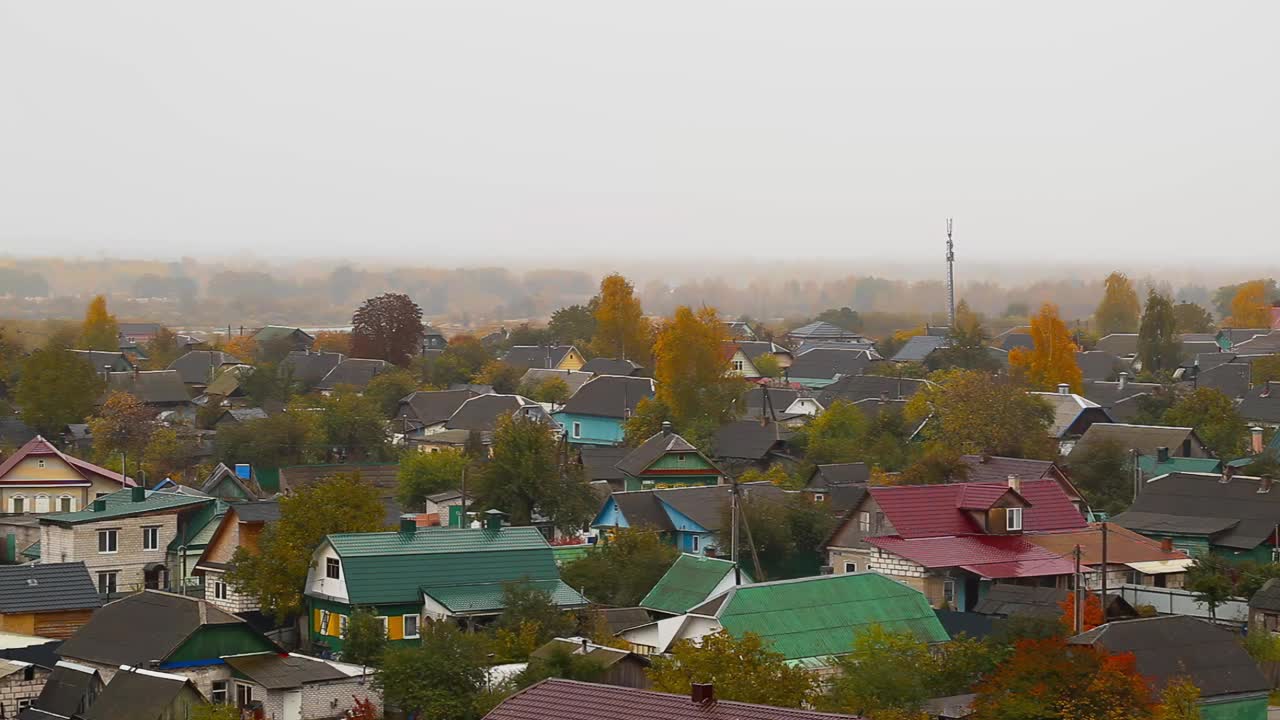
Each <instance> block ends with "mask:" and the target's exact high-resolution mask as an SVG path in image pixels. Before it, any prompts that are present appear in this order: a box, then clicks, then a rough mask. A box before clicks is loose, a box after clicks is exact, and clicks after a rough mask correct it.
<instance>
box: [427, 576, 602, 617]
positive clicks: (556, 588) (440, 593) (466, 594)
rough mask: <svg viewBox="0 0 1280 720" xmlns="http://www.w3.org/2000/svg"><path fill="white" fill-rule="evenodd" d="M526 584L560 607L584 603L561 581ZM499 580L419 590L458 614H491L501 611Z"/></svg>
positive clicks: (539, 581)
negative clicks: (543, 593) (548, 596)
mask: <svg viewBox="0 0 1280 720" xmlns="http://www.w3.org/2000/svg"><path fill="white" fill-rule="evenodd" d="M527 584H528V585H531V586H533V587H534V588H537V589H538V590H542V591H543V592H546V593H547V594H549V595H550V596H551V599H552V601H554V602H555V604H556V605H559V606H560V607H576V606H581V605H586V604H587V600H586V598H584V597H582V596H581V595H579V594H578V593H577V592H576V591H575V590H574V589H573V588H571V587H569V586H568V585H566V584H564V581H562V580H559V579H556V580H535V581H531V582H529V583H527ZM502 587H503V583H484V584H476V585H449V586H441V587H424V588H422V593H423V594H424V595H429V596H430V597H431V598H432V599H434V600H435V601H436V602H438V603H440V604H441V605H444V606H445V607H447V608H449V610H450V611H451V612H454V613H457V614H459V615H467V614H473V613H493V612H501V611H502V607H503V605H502Z"/></svg>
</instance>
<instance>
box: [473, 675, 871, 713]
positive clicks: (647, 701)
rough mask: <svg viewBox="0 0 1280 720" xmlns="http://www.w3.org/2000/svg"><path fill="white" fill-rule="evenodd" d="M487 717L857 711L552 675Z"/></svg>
mask: <svg viewBox="0 0 1280 720" xmlns="http://www.w3.org/2000/svg"><path fill="white" fill-rule="evenodd" d="M484 717H485V720H851V719H853V718H856V717H857V716H856V715H834V714H831V713H821V712H812V711H809V710H793V709H791V708H778V707H771V706H769V705H752V704H750V703H740V702H730V701H725V700H721V701H718V702H712V703H708V704H699V703H695V702H693V700H691V699H690V698H689V696H688V695H669V694H667V693H659V692H652V691H649V690H636V689H633V688H626V687H615V686H613V685H596V684H593V683H584V682H577V681H575V680H559V679H551V680H543V681H542V682H540V683H538V684H536V685H531V686H529V687H527V688H525V689H524V690H521V691H520V692H518V693H516V694H515V695H512V696H511V697H509V698H507V699H506V700H503V701H502V703H501V704H499V705H498V707H496V708H494V709H493V710H492V711H490V712H489V714H488V715H485V716H484Z"/></svg>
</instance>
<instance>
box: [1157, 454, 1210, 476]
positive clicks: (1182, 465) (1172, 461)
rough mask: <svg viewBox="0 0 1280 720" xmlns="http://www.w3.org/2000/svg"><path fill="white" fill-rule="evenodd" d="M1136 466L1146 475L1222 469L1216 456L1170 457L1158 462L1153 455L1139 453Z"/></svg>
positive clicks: (1204, 471) (1207, 471)
mask: <svg viewBox="0 0 1280 720" xmlns="http://www.w3.org/2000/svg"><path fill="white" fill-rule="evenodd" d="M1138 468H1139V469H1141V470H1142V472H1143V473H1144V474H1145V475H1146V476H1147V477H1159V476H1160V475H1166V474H1168V473H1174V472H1197V473H1216V472H1219V471H1221V470H1222V461H1221V460H1219V459H1217V458H1192V457H1171V458H1169V459H1168V460H1166V461H1165V462H1162V463H1158V462H1156V458H1155V456H1154V455H1139V456H1138Z"/></svg>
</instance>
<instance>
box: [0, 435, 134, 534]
mask: <svg viewBox="0 0 1280 720" xmlns="http://www.w3.org/2000/svg"><path fill="white" fill-rule="evenodd" d="M128 485H133V481H132V480H129V479H128V478H125V477H124V476H123V475H121V474H120V473H117V472H113V471H111V470H108V469H106V468H103V467H99V466H97V465H94V464H93V463H90V462H86V461H84V460H81V459H79V458H76V457H72V456H70V455H67V454H66V453H64V452H62V451H60V450H58V449H57V448H56V447H54V446H53V444H52V443H50V442H49V441H48V440H45V439H44V438H43V437H40V436H36V437H35V438H33V439H32V440H31V441H30V442H28V443H27V444H26V445H23V446H22V447H21V448H20V449H19V450H18V451H17V452H15V453H14V454H13V455H10V456H9V457H8V458H7V459H5V461H4V462H3V463H0V512H6V513H11V514H35V515H43V514H46V513H57V512H76V511H77V510H80V509H82V508H84V507H85V506H87V505H89V504H90V503H92V502H93V500H94V499H95V498H97V497H100V496H102V495H106V494H109V493H113V492H116V491H118V490H120V489H121V488H123V487H126V486H128Z"/></svg>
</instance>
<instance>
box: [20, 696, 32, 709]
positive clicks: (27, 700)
mask: <svg viewBox="0 0 1280 720" xmlns="http://www.w3.org/2000/svg"><path fill="white" fill-rule="evenodd" d="M32 702H33V700H32V699H31V698H23V699H21V700H19V701H18V712H22V711H23V710H26V709H27V708H29V707H31V703H32Z"/></svg>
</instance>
